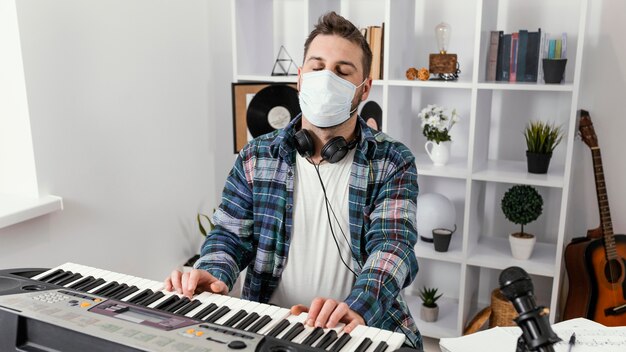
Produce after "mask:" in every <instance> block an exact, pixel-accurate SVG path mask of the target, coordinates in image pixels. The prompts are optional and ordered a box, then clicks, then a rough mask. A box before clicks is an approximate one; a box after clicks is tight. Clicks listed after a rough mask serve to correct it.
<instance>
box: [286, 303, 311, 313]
mask: <svg viewBox="0 0 626 352" xmlns="http://www.w3.org/2000/svg"><path fill="white" fill-rule="evenodd" d="M290 311H291V314H292V315H300V313H306V312H308V311H309V307H307V306H305V305H304V304H296V305H295V306H292V307H291V309H290Z"/></svg>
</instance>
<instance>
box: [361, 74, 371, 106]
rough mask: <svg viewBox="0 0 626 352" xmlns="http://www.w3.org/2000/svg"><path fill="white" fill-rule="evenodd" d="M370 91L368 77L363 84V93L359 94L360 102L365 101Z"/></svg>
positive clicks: (369, 79)
mask: <svg viewBox="0 0 626 352" xmlns="http://www.w3.org/2000/svg"><path fill="white" fill-rule="evenodd" d="M370 89H372V79H371V78H369V77H368V78H367V80H366V81H365V83H363V92H362V93H361V101H366V100H367V97H368V96H369V95H370Z"/></svg>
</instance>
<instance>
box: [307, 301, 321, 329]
mask: <svg viewBox="0 0 626 352" xmlns="http://www.w3.org/2000/svg"><path fill="white" fill-rule="evenodd" d="M325 301H326V299H325V298H322V297H316V298H314V299H313V301H312V302H311V306H310V308H309V319H308V320H307V321H306V325H308V326H315V319H316V318H317V315H318V314H320V311H321V310H322V307H323V306H324V302H325Z"/></svg>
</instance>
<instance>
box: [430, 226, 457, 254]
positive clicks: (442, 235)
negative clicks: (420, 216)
mask: <svg viewBox="0 0 626 352" xmlns="http://www.w3.org/2000/svg"><path fill="white" fill-rule="evenodd" d="M453 233H454V231H453V230H448V229H433V242H434V244H435V251H437V252H447V251H448V246H450V239H452V234H453Z"/></svg>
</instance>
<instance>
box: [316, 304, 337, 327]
mask: <svg viewBox="0 0 626 352" xmlns="http://www.w3.org/2000/svg"><path fill="white" fill-rule="evenodd" d="M337 305H338V302H337V301H335V300H334V299H327V300H326V302H324V305H323V306H322V309H321V310H320V312H319V314H318V315H317V318H315V327H320V328H325V327H327V325H326V324H327V323H328V318H330V315H331V314H332V313H333V312H334V311H335V308H337Z"/></svg>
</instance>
